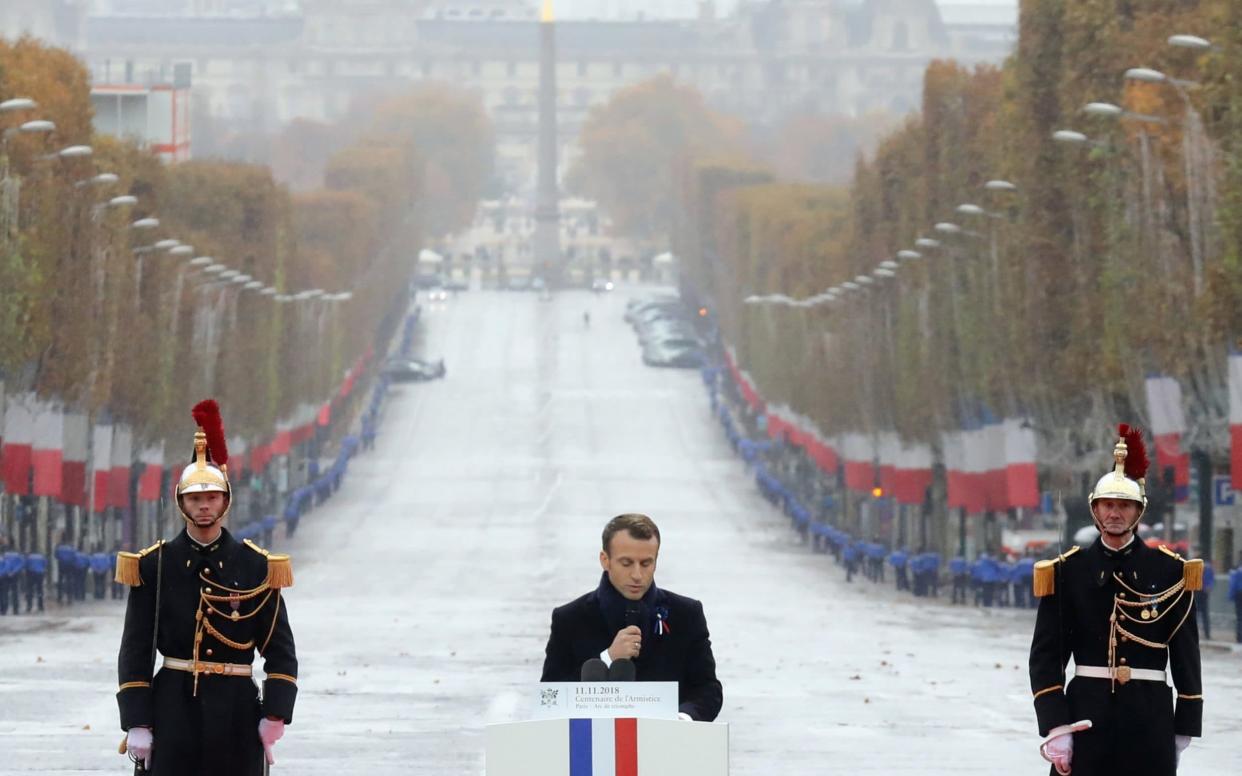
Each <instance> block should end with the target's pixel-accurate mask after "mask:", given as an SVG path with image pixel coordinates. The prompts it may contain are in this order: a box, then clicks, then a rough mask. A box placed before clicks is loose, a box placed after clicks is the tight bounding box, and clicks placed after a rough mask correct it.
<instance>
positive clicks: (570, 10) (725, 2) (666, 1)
mask: <svg viewBox="0 0 1242 776" xmlns="http://www.w3.org/2000/svg"><path fill="white" fill-rule="evenodd" d="M555 2H556V15H557V16H559V17H561V18H573V17H613V16H630V17H632V16H634V15H636V14H637V13H639V12H642V13H644V14H645V15H647V16H649V17H655V16H676V17H685V16H694V15H696V14H697V12H698V10H697V9H698V7H699V3H698V0H555ZM737 2H738V0H716V12H717V13H718V14H723V13H727V12H728V11H730V10H732V8H733V7H734V6H735V5H737ZM937 2H939V3H940V4H941V5H975V4H978V5H999V6H1009V7H1013V6H1016V5H1017V3H1018V0H937Z"/></svg>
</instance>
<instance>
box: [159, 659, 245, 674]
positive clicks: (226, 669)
mask: <svg viewBox="0 0 1242 776" xmlns="http://www.w3.org/2000/svg"><path fill="white" fill-rule="evenodd" d="M164 667H165V668H171V669H173V670H174V671H189V672H190V673H199V674H221V675H223V676H250V675H251V674H252V672H253V667H251V666H248V665H242V664H241V663H211V662H207V661H204V660H200V661H198V662H197V663H195V662H194V661H193V660H182V659H181V658H178V657H166V658H164Z"/></svg>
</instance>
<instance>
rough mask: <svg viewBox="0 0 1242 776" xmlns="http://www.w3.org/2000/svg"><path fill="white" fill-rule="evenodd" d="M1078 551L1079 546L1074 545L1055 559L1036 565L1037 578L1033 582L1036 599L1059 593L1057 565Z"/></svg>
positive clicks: (1042, 561)
mask: <svg viewBox="0 0 1242 776" xmlns="http://www.w3.org/2000/svg"><path fill="white" fill-rule="evenodd" d="M1078 550H1079V547H1078V545H1074V546H1073V547H1070V548H1069V549H1068V550H1066V551H1065V552H1063V553H1061V554H1060V555H1058V556H1056V557H1055V558H1048V559H1047V560H1041V561H1039V562H1037V563H1036V564H1035V576H1034V577H1033V578H1032V580H1031V585H1032V587H1033V588H1034V590H1033V592H1034V593H1035V597H1036V598H1043V597H1044V596H1046V595H1052V594H1053V593H1055V592H1057V564H1058V563H1060V562H1061V561H1063V560H1065V559H1066V558H1068V557H1069V556H1071V555H1073V554H1074V553H1076V552H1078Z"/></svg>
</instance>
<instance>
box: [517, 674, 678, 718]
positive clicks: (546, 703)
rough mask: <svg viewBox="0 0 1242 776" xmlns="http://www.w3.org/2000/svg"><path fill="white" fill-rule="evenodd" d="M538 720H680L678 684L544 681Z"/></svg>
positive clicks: (538, 693) (535, 706) (535, 711)
mask: <svg viewBox="0 0 1242 776" xmlns="http://www.w3.org/2000/svg"><path fill="white" fill-rule="evenodd" d="M533 692H534V693H535V695H534V696H533V697H532V698H531V701H532V703H531V714H532V717H533V718H534V719H584V718H588V717H589V718H600V717H611V718H615V717H631V718H634V719H677V682H611V683H610V682H540V683H539V684H538V685H536V686H535V687H534V690H533Z"/></svg>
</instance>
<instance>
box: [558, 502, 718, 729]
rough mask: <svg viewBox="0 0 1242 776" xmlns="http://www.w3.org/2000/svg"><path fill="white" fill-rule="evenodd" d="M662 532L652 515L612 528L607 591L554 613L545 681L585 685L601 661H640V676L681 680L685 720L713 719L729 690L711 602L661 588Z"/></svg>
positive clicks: (603, 560) (607, 539) (607, 542)
mask: <svg viewBox="0 0 1242 776" xmlns="http://www.w3.org/2000/svg"><path fill="white" fill-rule="evenodd" d="M659 551H660V530H659V528H657V527H656V525H655V523H654V522H653V521H652V520H651V518H649V517H647V516H646V515H638V514H627V515H619V516H618V517H614V518H613V519H612V520H611V521H609V523H608V525H607V526H605V528H604V534H603V550H602V551H601V552H600V557H599V560H600V566H602V567H603V569H604V573H603V575H602V576H601V577H600V582H599V586H598V587H597V588H596V589H595V590H593V591H591V592H589V593H587V594H586V595H583V596H581V597H579V598H577V599H575V600H573V601H570V602H569V603H567V604H565V605H564V606H560V607H557V608H556V609H554V610H553V612H552V634H551V636H550V637H549V638H548V646H547V652H546V657H545V658H544V661H543V676H542V679H541V680H542V681H545V682H571V681H577V680H578V678H579V675H580V672H581V669H582V664H583V663H585V662H586V661H588V660H591V659H593V658H599V659H600V660H602V661H603V662H604V663H605V664H607V665H611V664H612V663H613V662H615V661H618V660H631V661H633V663H634V668H635V671H636V679H637V680H638V681H643V682H677V683H678V711H679V714H680V716H681V717H682V718H683V719H691V720H698V721H703V722H710V721H712V720H714V719H715V718H716V715H717V714H719V713H720V706H721V702H722V688H721V685H720V682H719V681H718V680H717V679H716V659H715V658H714V657H713V656H712V643H711V638H710V636H709V634H708V631H707V620H706V618H705V617H704V615H703V604H701V603H700V602H699V601H696V600H694V599H693V598H686V597H685V596H680V595H677V594H676V593H673V592H670V591H668V590H662V589H660V588H658V587H656V584H655V570H656V561H657V556H658V555H659Z"/></svg>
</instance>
